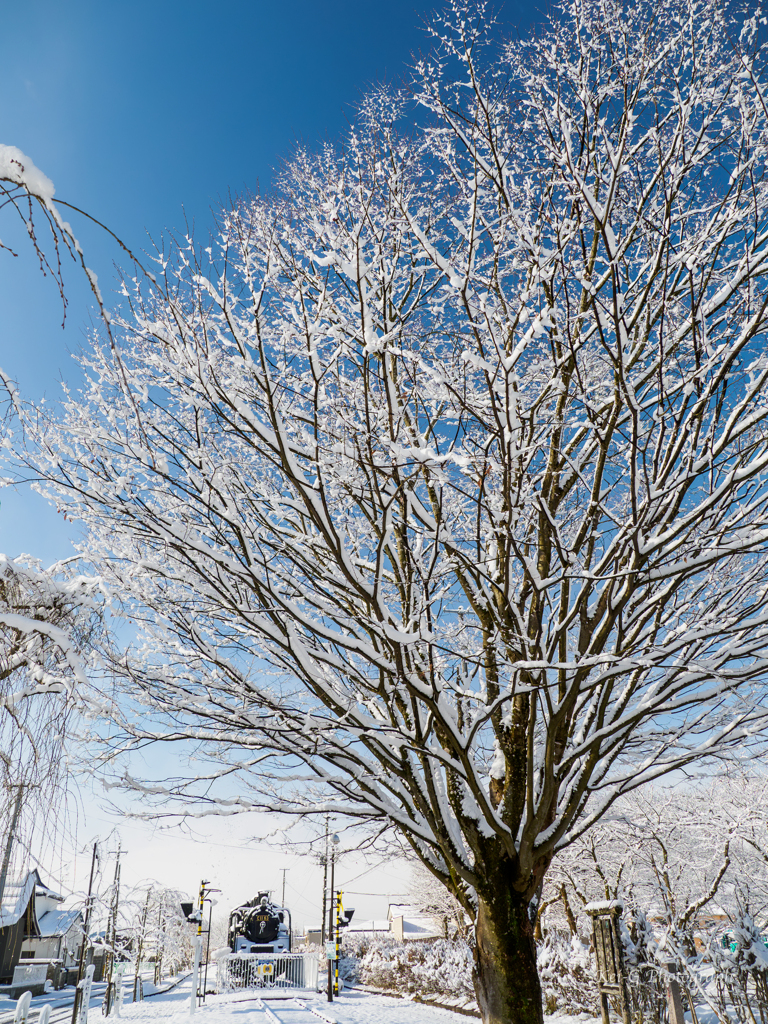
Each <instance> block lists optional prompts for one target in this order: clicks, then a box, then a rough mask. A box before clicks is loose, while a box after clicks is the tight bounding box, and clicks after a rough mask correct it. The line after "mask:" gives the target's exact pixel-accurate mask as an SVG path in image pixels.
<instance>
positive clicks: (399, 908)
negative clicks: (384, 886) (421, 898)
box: [387, 903, 418, 921]
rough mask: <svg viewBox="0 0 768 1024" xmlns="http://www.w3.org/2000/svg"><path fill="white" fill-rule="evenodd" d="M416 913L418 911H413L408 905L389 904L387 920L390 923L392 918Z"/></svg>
mask: <svg viewBox="0 0 768 1024" xmlns="http://www.w3.org/2000/svg"><path fill="white" fill-rule="evenodd" d="M417 913H418V911H417V910H414V909H413V907H412V906H411V904H410V903H390V904H389V910H388V911H387V920H389V921H391V920H392V918H393V917H405V915H406V914H417Z"/></svg>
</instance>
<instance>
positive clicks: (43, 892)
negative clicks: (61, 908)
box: [35, 882, 64, 903]
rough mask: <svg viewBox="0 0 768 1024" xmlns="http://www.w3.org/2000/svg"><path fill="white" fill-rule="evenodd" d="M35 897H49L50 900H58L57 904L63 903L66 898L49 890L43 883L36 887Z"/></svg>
mask: <svg viewBox="0 0 768 1024" xmlns="http://www.w3.org/2000/svg"><path fill="white" fill-rule="evenodd" d="M35 896H47V897H48V899H49V900H56V902H57V903H62V902H63V900H64V897H63V896H62V895H61V894H60V893H58V892H54V891H53V889H49V888H48V886H47V885H43V883H42V882H41V883H40V884H39V885H36V886H35Z"/></svg>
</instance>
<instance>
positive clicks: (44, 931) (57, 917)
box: [37, 910, 83, 938]
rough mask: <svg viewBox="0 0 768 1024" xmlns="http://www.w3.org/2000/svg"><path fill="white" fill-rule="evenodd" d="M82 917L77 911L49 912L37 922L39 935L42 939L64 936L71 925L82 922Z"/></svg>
mask: <svg viewBox="0 0 768 1024" xmlns="http://www.w3.org/2000/svg"><path fill="white" fill-rule="evenodd" d="M82 917H83V915H82V914H81V913H80V911H79V910H49V911H48V913H47V914H43V916H42V917H41V918H40V920H39V921H38V922H37V923H38V924H39V925H40V935H41V937H43V938H50V937H51V936H54V935H66V934H67V932H68V931H69V929H70V928H71V927H72V925H73V924H75V923H76V922H77V921H78V920H82Z"/></svg>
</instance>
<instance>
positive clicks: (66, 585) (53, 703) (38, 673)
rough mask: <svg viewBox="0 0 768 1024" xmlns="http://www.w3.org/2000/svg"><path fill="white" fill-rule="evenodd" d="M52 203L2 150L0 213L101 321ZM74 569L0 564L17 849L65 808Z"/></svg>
mask: <svg viewBox="0 0 768 1024" xmlns="http://www.w3.org/2000/svg"><path fill="white" fill-rule="evenodd" d="M54 193H55V189H54V186H53V183H52V182H51V180H50V179H49V178H48V177H47V176H46V175H45V174H43V172H42V171H41V170H40V169H39V168H38V167H36V166H35V164H34V162H33V161H32V160H31V159H30V158H29V157H28V156H26V155H25V154H24V153H22V152H21V150H19V149H18V148H17V147H15V146H8V145H0V213H2V214H3V215H4V217H6V218H8V217H11V218H13V217H18V218H19V219H20V221H21V223H22V224H23V228H24V234H25V236H26V237H27V238H28V239H29V242H30V243H31V245H32V247H33V249H34V252H35V254H36V256H37V259H38V262H39V266H40V269H41V271H42V272H43V274H44V275H45V276H50V277H53V279H54V281H55V283H56V287H57V288H58V291H59V294H60V296H61V301H62V306H63V311H64V313H65V314H66V305H67V300H66V296H65V292H64V279H63V273H62V255H64V254H65V253H66V254H68V255H69V256H70V257H71V258H72V259H73V260H74V261H75V262H76V263H77V264H79V265H80V267H81V268H82V270H83V271H84V272H85V273H86V275H87V277H88V281H89V283H90V286H91V290H92V291H93V293H94V296H95V298H96V300H97V302H98V304H99V307H100V309H101V310H102V312H103V304H102V302H101V297H100V295H99V291H98V287H97V283H96V277H95V275H94V274H93V273H92V272H91V271H90V270H89V269H88V268H87V267H86V265H85V262H84V258H83V253H82V250H81V248H80V245H79V244H78V242H77V239H76V238H75V236H74V234H73V233H72V229H71V227H70V225H69V224H68V223H67V222H66V221H65V220H64V219H63V218H62V216H61V214H60V212H59V210H58V208H57V206H56V203H55V202H54V199H53V197H54ZM64 205H65V206H68V205H69V204H66V203H65V204H64ZM3 223H4V224H5V223H6V222H5V221H3ZM39 223H42V224H43V225H44V226H45V228H46V230H45V231H44V234H45V235H48V236H50V237H49V239H48V240H47V241H43V240H42V239H41V238H40V234H39V227H38V224H39ZM3 234H5V233H4V232H3ZM8 254H10V255H12V256H16V255H17V254H16V253H15V252H13V250H12V249H11V248H10V247H9V246H8V245H6V244H4V243H3V242H0V258H2V259H5V258H7V255H8ZM0 392H1V393H2V395H3V399H4V400H3V401H2V403H1V404H2V406H3V407H4V412H5V415H3V416H2V418H1V419H0V457H2V459H3V462H4V463H5V464H6V466H7V465H8V464H9V463H10V464H12V463H13V456H14V451H15V449H16V447H17V446H18V445H19V444H20V439H19V438H17V437H14V434H13V429H12V427H13V414H14V413H15V412H16V413H18V411H19V410H20V408H21V399H20V397H19V394H18V392H17V389H16V385H15V384H14V382H13V381H12V380H11V379H10V378H9V377H8V376H7V375H6V374H5V373H4V372H3V370H2V369H0ZM15 482H16V480H15V478H14V477H7V478H2V477H0V487H2V486H10V485H12V484H14V483H15ZM77 563H78V560H77V559H65V560H63V561H61V562H57V563H55V564H54V565H52V566H49V567H48V568H43V567H42V565H41V564H40V563H39V562H38V561H36V560H35V559H34V558H32V557H30V556H28V555H24V556H21V557H18V558H11V557H10V556H8V555H5V554H0V781H1V782H2V789H3V792H4V794H5V797H6V799H5V801H4V804H3V806H2V807H0V815H1V816H2V818H3V819H4V824H5V825H6V826H7V827H6V829H5V831H8V830H13V831H14V832H15V834H16V836H17V839H21V837H22V836H26V838H27V839H29V833H30V828H32V827H33V826H35V825H40V824H41V823H44V825H43V830H44V831H47V833H48V838H50V837H51V831H52V829H51V825H52V821H51V807H52V806H61V804H62V803H63V799H62V798H63V796H64V793H65V791H66V785H67V779H68V768H69V763H68V758H67V755H66V751H65V739H66V738H67V735H68V724H69V719H70V716H71V713H72V711H73V709H74V707H75V705H76V703H77V699H78V697H79V696H83V695H84V694H83V690H84V687H85V686H86V684H87V679H86V658H85V651H86V649H87V648H88V647H89V646H92V643H93V640H94V638H95V636H96V635H97V634H98V635H99V637H100V638H101V637H102V636H103V630H102V614H101V610H100V608H99V607H97V603H96V601H95V600H94V596H95V594H96V593H97V592H98V589H99V581H98V580H97V579H87V578H85V577H84V576H83V575H82V574H81V573H80V572H79V571H78V564H77ZM20 790H21V795H20ZM17 797H18V798H19V805H18V806H17ZM20 811H21V820H20V821H18V820H17V818H18V815H19V812H20ZM41 812H44V813H41ZM54 817H55V816H54ZM12 823H15V824H13V825H12ZM21 841H22V843H23V839H21ZM27 853H28V851H27V850H25V852H24V854H23V856H24V857H26V856H27ZM0 874H2V872H0ZM0 888H2V884H1V883H0Z"/></svg>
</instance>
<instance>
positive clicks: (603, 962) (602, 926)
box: [584, 900, 631, 1024]
mask: <svg viewBox="0 0 768 1024" xmlns="http://www.w3.org/2000/svg"><path fill="white" fill-rule="evenodd" d="M584 909H585V910H586V911H587V913H588V914H589V915H590V917H591V918H592V936H593V940H594V944H595V959H596V960H597V991H598V993H599V995H600V1013H601V1014H602V1018H603V1024H610V1017H609V1016H608V1000H609V999H610V998H611V997H613V998H615V999H616V1001H617V1002H618V1004H619V1012H620V1013H621V1019H622V1021H623V1022H624V1024H631V1022H630V1017H629V996H628V994H627V977H626V971H625V969H624V947H623V946H622V943H621V934H620V932H619V921H620V919H621V912H622V910H623V909H624V906H623V904H622V903H620V902H619V901H618V900H611V901H609V902H605V903H589V904H587V906H586V907H585V908H584Z"/></svg>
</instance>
